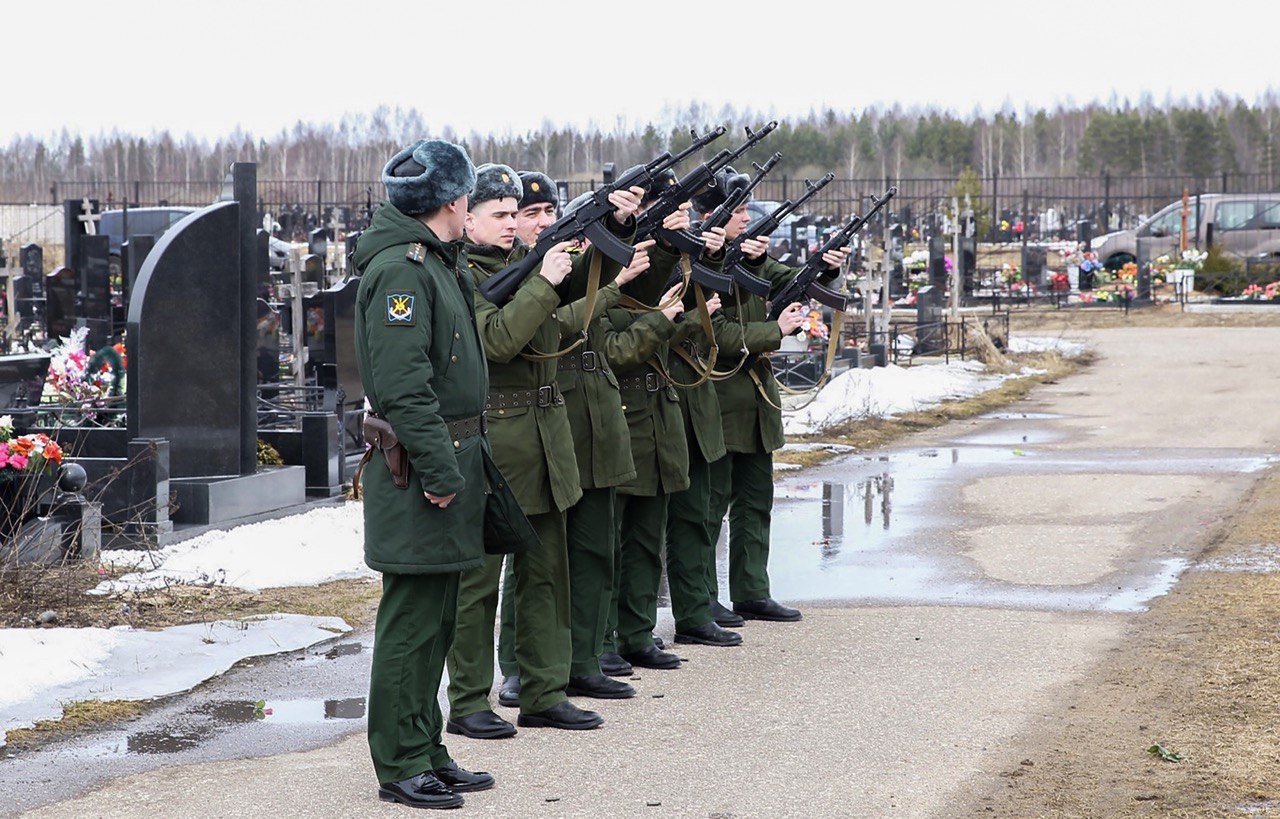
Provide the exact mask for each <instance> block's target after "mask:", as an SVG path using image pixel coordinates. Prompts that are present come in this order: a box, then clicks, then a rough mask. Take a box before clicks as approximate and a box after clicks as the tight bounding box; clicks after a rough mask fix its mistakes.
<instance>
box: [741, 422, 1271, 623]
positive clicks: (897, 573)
mask: <svg viewBox="0 0 1280 819" xmlns="http://www.w3.org/2000/svg"><path fill="white" fill-rule="evenodd" d="M1130 454H1131V456H1138V457H1131V458H1130V459H1129V460H1127V461H1126V460H1123V459H1118V458H1116V455H1115V453H1114V452H1110V451H1108V452H1105V453H1103V452H1099V453H1081V452H1079V451H1072V452H1069V453H1044V452H1039V451H1036V450H1034V449H1027V450H1023V449H1020V448H1013V447H999V446H995V447H982V446H956V447H940V448H934V449H925V450H915V451H903V452H897V453H892V454H887V455H879V456H864V457H850V458H845V459H842V460H840V461H839V462H838V463H833V464H831V465H829V466H828V467H824V468H819V469H815V470H811V473H810V474H812V475H813V476H814V477H813V478H809V479H806V478H804V477H800V476H797V477H784V478H782V479H781V480H780V481H779V482H778V484H777V488H776V493H775V494H776V502H775V505H774V511H773V526H772V546H771V549H770V569H769V574H770V578H771V580H772V591H773V593H774V596H775V597H778V598H780V599H784V600H814V601H821V600H831V601H859V602H868V603H911V604H954V605H981V606H1001V607H1014V608H1037V609H1054V610H1057V609H1066V610H1092V611H1116V612H1132V611H1142V610H1144V609H1145V608H1146V606H1147V604H1148V603H1149V602H1150V601H1151V600H1152V599H1153V598H1155V597H1158V596H1160V595H1162V594H1165V593H1167V592H1168V591H1169V589H1170V588H1172V587H1173V584H1174V583H1175V582H1177V579H1178V577H1179V576H1180V575H1181V573H1182V572H1183V571H1185V570H1186V569H1187V567H1188V565H1189V564H1188V562H1187V561H1186V560H1183V559H1181V558H1174V559H1157V558H1151V559H1148V560H1143V561H1138V562H1135V563H1131V564H1129V565H1127V566H1126V567H1125V569H1124V570H1122V571H1121V572H1117V573H1113V574H1110V575H1108V576H1106V577H1104V578H1102V579H1101V580H1099V581H1097V582H1095V583H1090V584H1085V585H1061V586H1040V585H1032V584H1018V583H1012V582H1007V581H1001V580H997V579H992V578H990V577H988V576H986V575H985V574H983V573H982V572H980V571H979V570H978V568H977V567H976V564H975V563H974V562H973V561H972V560H971V559H969V558H968V557H966V556H964V555H963V554H962V553H961V549H962V548H963V546H964V544H963V542H962V538H961V537H960V535H959V533H960V532H961V531H962V530H963V529H964V528H965V527H966V526H967V525H968V521H967V520H966V519H965V517H964V516H963V514H962V512H961V509H960V497H961V490H962V489H963V487H964V486H965V485H966V484H967V483H969V482H971V481H974V480H978V479H981V478H987V477H991V476H993V475H999V474H1002V473H1003V474H1010V473H1013V472H1024V471H1026V470H1028V469H1030V470H1033V471H1034V472H1036V473H1042V472H1043V471H1046V470H1051V471H1053V472H1093V471H1103V470H1105V471H1107V472H1117V471H1123V472H1130V471H1132V472H1156V473H1167V474H1186V473H1187V472H1196V473H1206V472H1207V473H1213V472H1222V471H1231V472H1234V473H1241V472H1244V473H1247V472H1252V471H1254V470H1256V469H1259V468H1262V467H1264V466H1265V465H1266V464H1267V463H1268V462H1269V459H1267V458H1259V457H1216V458H1214V457H1206V455H1205V453H1204V451H1178V452H1171V453H1169V454H1167V455H1165V456H1163V457H1160V458H1158V459H1157V458H1155V457H1153V456H1152V453H1150V452H1141V453H1139V452H1137V451H1135V452H1133V453H1130ZM823 478H825V480H824V479H823ZM723 546H724V541H723V538H722V541H721V549H722V550H723ZM1275 557H1276V558H1277V559H1280V554H1277V555H1276V556H1275ZM721 562H722V569H723V562H724V561H723V551H722V554H721Z"/></svg>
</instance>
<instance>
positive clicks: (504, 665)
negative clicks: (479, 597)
mask: <svg viewBox="0 0 1280 819" xmlns="http://www.w3.org/2000/svg"><path fill="white" fill-rule="evenodd" d="M505 565H506V569H504V570H503V572H502V602H501V603H500V604H499V606H498V620H499V625H498V670H499V671H501V672H502V676H504V677H518V676H520V666H518V665H517V664H516V562H515V560H513V559H512V558H510V557H508V558H507V559H506V561H505Z"/></svg>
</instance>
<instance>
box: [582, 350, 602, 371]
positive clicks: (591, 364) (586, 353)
mask: <svg viewBox="0 0 1280 819" xmlns="http://www.w3.org/2000/svg"><path fill="white" fill-rule="evenodd" d="M599 366H600V362H599V359H598V358H597V357H596V351H595V350H583V351H582V370H583V372H591V371H592V370H594V369H596V368H597V367H599Z"/></svg>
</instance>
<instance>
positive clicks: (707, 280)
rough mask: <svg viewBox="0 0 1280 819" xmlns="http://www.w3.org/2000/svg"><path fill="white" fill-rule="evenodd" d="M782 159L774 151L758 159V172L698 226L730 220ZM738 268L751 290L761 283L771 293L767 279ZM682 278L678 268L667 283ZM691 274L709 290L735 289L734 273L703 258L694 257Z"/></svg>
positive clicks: (714, 225)
mask: <svg viewBox="0 0 1280 819" xmlns="http://www.w3.org/2000/svg"><path fill="white" fill-rule="evenodd" d="M781 160H782V154H780V153H777V152H775V153H774V155H773V156H771V157H769V160H768V161H767V162H765V163H764V165H760V164H759V163H756V162H753V163H751V164H752V166H753V167H754V168H755V169H756V175H755V176H753V177H752V178H751V181H749V182H748V183H747V184H746V185H745V186H744V187H741V188H738V189H737V190H735V191H733V192H732V193H730V194H729V197H728V198H727V199H725V200H724V201H723V202H721V203H720V207H718V208H716V209H715V210H713V211H712V212H711V214H710V215H709V216H707V218H706V219H704V220H703V221H702V223H701V224H700V225H699V226H698V230H699V231H700V232H703V233H705V232H706V231H708V230H711V229H712V228H722V227H724V226H725V225H727V224H729V220H730V219H732V218H733V212H734V211H735V210H737V209H738V208H739V207H741V205H742V203H743V202H746V201H747V200H748V199H750V198H751V192H752V191H753V190H755V189H756V187H758V186H759V184H760V183H761V182H763V181H764V178H765V176H766V175H767V174H768V173H769V171H771V170H773V166H774V165H777V164H778V162H779V161H781ZM739 269H740V270H741V273H740V274H739V275H740V276H741V277H742V278H744V279H746V280H749V281H739V282H738V283H739V284H742V285H743V286H744V288H745V289H746V290H748V291H750V292H756V289H757V287H758V286H760V285H762V286H763V287H764V288H765V290H764V294H765V295H766V296H767V295H768V293H769V283H768V282H766V281H765V280H764V279H760V278H757V277H756V276H753V275H751V274H750V273H748V272H747V271H746V270H742V269H741V268H739ZM679 278H680V273H679V272H677V273H676V274H675V275H673V276H672V277H671V278H670V279H669V280H668V281H667V287H668V288H670V287H671V286H672V285H673V284H675V283H676V280H677V279H679ZM690 278H691V279H692V280H693V281H695V282H697V283H698V284H700V285H702V286H703V287H706V288H707V289H709V290H714V291H716V292H717V293H723V294H725V295H728V294H730V293H732V292H733V285H734V282H735V278H734V277H732V276H726V275H724V274H723V273H717V272H716V271H714V270H712V269H711V268H709V267H707V266H706V265H705V264H703V263H702V261H701V260H700V259H694V261H693V270H692V274H691V276H690Z"/></svg>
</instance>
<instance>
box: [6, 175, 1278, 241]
mask: <svg viewBox="0 0 1280 819" xmlns="http://www.w3.org/2000/svg"><path fill="white" fill-rule="evenodd" d="M597 184H598V180H595V179H589V180H579V181H570V182H568V183H567V184H566V193H567V196H568V198H570V199H571V198H573V197H574V196H577V195H578V194H580V193H583V192H585V191H588V190H592V189H593V188H594V187H596V185H597ZM890 185H896V186H897V188H898V193H897V195H896V197H895V198H894V201H893V202H892V203H891V204H892V206H891V207H890V208H889V209H888V212H887V213H885V214H883V215H882V216H881V217H880V218H877V219H875V220H873V221H872V223H871V225H870V226H869V231H870V233H871V235H873V236H875V235H878V234H877V233H876V231H877V229H879V230H883V229H884V228H885V227H886V226H887V225H896V226H898V227H899V229H900V230H901V231H902V232H903V234H904V235H905V236H906V237H907V238H908V239H911V238H925V237H927V236H929V235H935V234H936V233H938V232H939V231H940V230H941V228H942V222H943V214H945V213H948V212H950V210H951V205H952V198H953V197H956V198H957V199H958V204H959V206H960V207H961V208H964V207H965V198H964V194H963V191H965V190H969V191H970V194H971V195H970V199H969V205H970V206H971V207H972V208H973V209H974V211H975V213H976V215H977V218H978V219H979V221H980V224H981V225H982V227H983V230H982V232H981V234H980V235H979V238H980V239H983V240H985V241H996V242H999V241H1005V242H1011V241H1018V240H1020V239H1022V238H1024V237H1025V238H1027V239H1031V240H1051V239H1076V238H1078V237H1079V236H1080V235H1081V231H1082V229H1083V230H1085V231H1088V232H1090V233H1092V234H1093V235H1097V234H1099V233H1103V232H1106V231H1109V230H1121V229H1127V228H1131V227H1134V226H1135V225H1136V224H1137V223H1138V222H1139V220H1140V219H1141V218H1142V217H1145V216H1148V215H1150V214H1152V213H1154V212H1155V211H1156V210H1158V209H1159V208H1161V207H1163V206H1164V205H1166V204H1168V203H1170V202H1172V201H1174V200H1175V199H1178V198H1180V197H1181V196H1182V194H1183V191H1184V190H1185V191H1187V192H1188V193H1189V194H1190V195H1192V196H1194V195H1196V194H1198V193H1243V192H1249V193H1258V192H1273V191H1280V175H1277V174H1221V175H1220V176H1217V177H1212V178H1194V177H1190V176H1114V175H1112V174H1100V175H1097V176H1057V177H1002V176H988V177H971V178H970V179H968V180H965V179H961V178H959V177H937V178H920V179H895V178H892V177H885V178H861V179H836V180H834V181H832V182H831V184H829V185H827V186H826V187H825V188H824V189H823V190H822V191H821V192H820V193H819V194H818V195H817V196H816V197H814V199H813V200H811V201H810V202H809V207H808V208H807V210H808V211H809V215H810V216H811V217H814V218H820V217H827V218H829V219H843V218H847V217H848V216H849V215H851V214H853V213H855V212H859V211H862V210H864V209H865V207H866V205H867V203H868V201H869V200H868V197H869V196H870V195H873V194H874V195H877V196H878V195H880V194H881V193H883V192H884V191H885V190H886V189H887V188H888V187H889V186H890ZM222 190H223V183H222V182H220V181H147V182H144V181H141V180H98V181H91V182H65V181H64V182H57V183H55V184H54V185H52V186H51V187H50V188H49V189H48V190H47V191H42V192H35V191H21V192H19V191H10V190H3V191H0V199H5V198H7V199H10V200H11V201H13V202H15V203H24V204H30V203H31V202H32V201H37V200H38V201H42V202H47V203H50V204H55V205H56V204H61V202H62V201H64V200H67V199H84V198H88V199H96V200H98V202H99V203H100V205H101V206H102V207H103V208H113V207H120V206H122V205H123V204H124V203H125V202H128V204H129V206H130V207H145V206H154V205H196V206H201V205H207V204H210V203H211V202H213V201H216V200H217V199H218V197H219V196H220V195H221V193H222ZM804 190H805V180H804V179H801V178H796V177H788V176H781V177H777V178H772V177H771V178H766V179H765V180H764V181H763V182H762V183H761V185H760V187H759V188H757V189H756V198H758V199H763V200H772V201H779V202H781V201H784V200H786V199H794V198H796V197H798V196H800V195H801V194H802V193H803V192H804ZM382 196H383V188H382V183H381V182H380V181H376V180H355V181H335V180H324V179H313V180H298V179H294V180H267V179H264V180H259V182H258V206H259V210H260V211H261V212H262V214H264V215H265V214H271V215H272V217H273V218H275V219H276V220H277V221H280V223H281V226H282V228H283V229H284V232H285V233H294V234H302V233H305V232H308V231H310V230H312V229H314V228H316V227H328V226H330V225H331V224H332V223H333V222H334V220H335V219H336V220H337V221H339V222H341V224H342V225H343V226H344V227H345V228H348V229H357V228H359V227H362V226H363V225H364V223H365V221H366V219H367V215H368V212H369V210H370V209H371V207H376V205H377V203H378V201H379V200H380V199H381V198H382ZM282 217H283V218H282Z"/></svg>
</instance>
